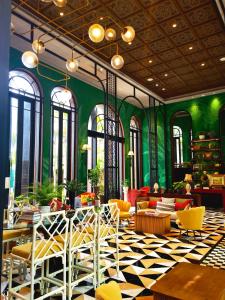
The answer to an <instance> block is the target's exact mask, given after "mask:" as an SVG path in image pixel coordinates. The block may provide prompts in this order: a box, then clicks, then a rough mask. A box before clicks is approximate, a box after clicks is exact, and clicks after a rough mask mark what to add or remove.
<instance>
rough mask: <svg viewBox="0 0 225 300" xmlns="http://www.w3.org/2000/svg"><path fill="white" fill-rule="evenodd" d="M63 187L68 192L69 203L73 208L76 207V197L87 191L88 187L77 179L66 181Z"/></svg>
mask: <svg viewBox="0 0 225 300" xmlns="http://www.w3.org/2000/svg"><path fill="white" fill-rule="evenodd" d="M63 187H64V188H65V189H66V191H67V195H68V197H69V203H70V205H71V206H72V207H74V199H75V197H76V196H77V195H79V194H81V193H83V192H85V190H86V186H85V185H84V184H83V183H82V182H79V181H78V180H77V179H73V180H66V182H65V183H63Z"/></svg>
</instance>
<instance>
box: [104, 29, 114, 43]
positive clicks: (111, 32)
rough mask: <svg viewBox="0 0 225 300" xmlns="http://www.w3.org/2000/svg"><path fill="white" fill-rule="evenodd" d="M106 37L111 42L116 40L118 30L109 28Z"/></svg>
mask: <svg viewBox="0 0 225 300" xmlns="http://www.w3.org/2000/svg"><path fill="white" fill-rule="evenodd" d="M105 39H106V40H107V41H109V42H112V41H115V39H116V30H115V29H113V28H107V29H106V31H105Z"/></svg>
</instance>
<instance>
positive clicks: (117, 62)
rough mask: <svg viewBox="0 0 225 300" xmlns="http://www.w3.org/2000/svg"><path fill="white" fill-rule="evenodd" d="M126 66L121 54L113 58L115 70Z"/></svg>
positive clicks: (112, 64)
mask: <svg viewBox="0 0 225 300" xmlns="http://www.w3.org/2000/svg"><path fill="white" fill-rule="evenodd" d="M123 65H124V59H123V57H122V56H121V55H119V54H116V55H114V56H113V57H112V59H111V66H112V67H113V68H114V69H117V70H119V69H121V68H122V67H123Z"/></svg>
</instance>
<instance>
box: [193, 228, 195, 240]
mask: <svg viewBox="0 0 225 300" xmlns="http://www.w3.org/2000/svg"><path fill="white" fill-rule="evenodd" d="M193 234H194V240H195V230H193Z"/></svg>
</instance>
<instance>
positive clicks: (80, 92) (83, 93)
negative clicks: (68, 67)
mask: <svg viewBox="0 0 225 300" xmlns="http://www.w3.org/2000/svg"><path fill="white" fill-rule="evenodd" d="M21 55H22V53H21V52H20V51H18V50H16V49H14V48H11V51H10V70H12V69H16V68H23V69H24V70H26V71H28V72H31V73H33V74H34V76H35V77H36V78H37V79H38V81H39V83H40V87H41V89H42V95H43V180H44V179H47V178H49V176H50V151H51V148H50V147H51V91H52V90H53V88H54V87H55V86H60V85H63V84H65V83H63V84H62V83H58V84H57V83H55V82H53V81H50V80H47V79H45V78H43V77H41V76H39V75H38V74H37V71H36V69H30V70H29V69H26V68H25V67H24V66H23V64H22V62H21ZM42 71H43V72H44V73H45V74H46V75H48V76H51V77H53V78H55V79H59V75H58V74H57V73H56V72H54V71H50V70H46V69H45V70H44V69H43V70H42ZM68 88H69V89H70V90H71V91H72V92H73V94H74V96H75V98H76V102H77V105H78V140H77V149H78V151H77V152H78V157H77V162H78V163H77V174H78V178H79V179H80V180H81V181H83V182H84V183H86V182H87V159H86V155H85V154H82V153H81V151H80V149H81V147H82V145H83V144H85V143H87V129H88V120H89V116H90V114H91V111H92V110H93V108H94V107H95V105H97V104H101V103H104V93H103V91H101V90H100V89H97V88H95V87H93V86H91V85H88V84H86V83H85V82H83V81H81V80H78V79H76V78H73V77H71V79H70V80H69V81H68ZM133 115H134V116H136V117H137V118H138V119H139V120H140V123H141V125H142V121H143V115H144V114H143V111H142V110H141V109H139V108H137V107H135V106H133V105H131V104H128V103H124V104H123V105H122V107H121V113H120V118H121V121H122V125H123V129H124V137H125V154H124V157H125V174H126V175H125V176H126V178H129V177H130V169H129V167H130V161H129V158H128V157H127V153H128V151H129V148H130V146H129V135H130V131H129V128H130V119H131V117H132V116H133ZM143 140H145V138H143Z"/></svg>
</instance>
